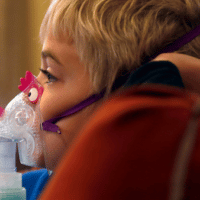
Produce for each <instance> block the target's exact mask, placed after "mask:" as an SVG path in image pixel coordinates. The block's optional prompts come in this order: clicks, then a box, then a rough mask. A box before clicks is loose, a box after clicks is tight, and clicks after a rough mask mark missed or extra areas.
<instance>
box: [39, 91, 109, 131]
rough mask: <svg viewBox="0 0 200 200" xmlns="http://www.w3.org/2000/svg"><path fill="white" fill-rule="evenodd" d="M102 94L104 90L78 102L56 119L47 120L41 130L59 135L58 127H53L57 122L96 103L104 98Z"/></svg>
mask: <svg viewBox="0 0 200 200" xmlns="http://www.w3.org/2000/svg"><path fill="white" fill-rule="evenodd" d="M104 94H105V90H103V91H102V92H101V93H99V94H94V95H92V96H90V97H89V98H87V99H85V100H84V101H82V102H80V103H79V104H77V105H75V106H74V107H72V108H70V109H69V110H67V111H65V112H64V113H62V114H61V115H59V116H58V117H55V118H52V119H49V120H47V121H45V122H43V123H42V129H43V130H45V131H51V132H57V133H59V134H61V131H60V129H59V127H58V126H57V125H55V123H56V122H57V121H59V120H60V119H62V118H63V117H67V116H69V115H72V114H74V113H76V112H78V111H80V110H82V109H83V108H85V107H87V106H89V105H91V104H92V103H94V102H96V101H98V100H99V99H101V98H102V97H103V96H104Z"/></svg>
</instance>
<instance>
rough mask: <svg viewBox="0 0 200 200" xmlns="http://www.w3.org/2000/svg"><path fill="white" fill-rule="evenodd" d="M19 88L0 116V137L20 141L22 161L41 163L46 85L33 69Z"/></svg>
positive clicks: (23, 79) (31, 163)
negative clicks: (43, 95)
mask: <svg viewBox="0 0 200 200" xmlns="http://www.w3.org/2000/svg"><path fill="white" fill-rule="evenodd" d="M19 89H20V90H21V91H22V92H21V93H20V94H18V95H17V96H16V97H15V98H14V99H13V100H11V101H10V102H9V104H8V105H7V106H6V108H5V111H4V113H3V114H2V117H1V118H0V137H2V138H7V139H11V140H13V141H15V142H17V143H18V150H19V157H20V162H21V163H22V164H24V165H27V166H39V164H38V162H40V160H42V159H41V158H42V156H43V148H42V145H43V144H42V134H41V129H40V124H41V116H40V106H39V105H40V104H39V103H40V98H41V96H42V93H43V88H42V86H41V85H40V84H39V83H38V81H37V80H36V78H35V77H34V76H33V75H32V73H31V72H26V77H25V78H22V79H21V85H20V86H19Z"/></svg>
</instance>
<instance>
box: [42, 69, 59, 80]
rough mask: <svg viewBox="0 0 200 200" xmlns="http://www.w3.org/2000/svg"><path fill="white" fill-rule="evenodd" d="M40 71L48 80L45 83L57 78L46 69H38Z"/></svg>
mask: <svg viewBox="0 0 200 200" xmlns="http://www.w3.org/2000/svg"><path fill="white" fill-rule="evenodd" d="M40 71H41V72H42V73H43V74H44V75H45V76H46V77H47V78H48V81H47V82H46V83H52V82H55V81H57V80H58V79H57V78H56V77H55V76H53V75H52V74H50V73H49V72H48V71H47V70H44V69H40Z"/></svg>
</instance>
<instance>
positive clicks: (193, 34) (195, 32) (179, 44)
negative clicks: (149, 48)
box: [143, 25, 200, 64]
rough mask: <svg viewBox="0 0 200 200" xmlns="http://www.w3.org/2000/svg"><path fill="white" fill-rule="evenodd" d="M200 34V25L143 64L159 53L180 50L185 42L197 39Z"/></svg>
mask: <svg viewBox="0 0 200 200" xmlns="http://www.w3.org/2000/svg"><path fill="white" fill-rule="evenodd" d="M199 34H200V25H198V26H196V27H195V28H194V29H192V30H191V31H190V32H188V33H186V34H185V35H183V36H182V37H180V38H178V39H177V40H176V41H175V42H173V43H170V44H168V45H167V46H166V47H164V48H163V49H161V50H160V51H158V52H156V53H155V54H154V55H152V56H151V57H148V58H146V59H145V61H144V63H143V64H145V63H147V62H149V61H151V60H153V59H154V58H156V57H157V56H158V55H159V54H162V53H172V52H174V51H177V50H179V49H180V48H181V47H182V46H184V45H185V44H187V43H189V42H191V41H192V40H193V39H195V38H196V37H197V36H198V35H199Z"/></svg>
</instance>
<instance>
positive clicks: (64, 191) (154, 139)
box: [41, 86, 200, 200]
mask: <svg viewBox="0 0 200 200" xmlns="http://www.w3.org/2000/svg"><path fill="white" fill-rule="evenodd" d="M197 97H198V95H196V94H190V93H188V92H185V91H183V90H180V89H175V88H172V87H167V86H145V87H138V88H133V89H129V90H128V91H126V92H124V93H122V94H120V95H115V96H113V97H112V98H110V99H109V100H107V101H106V102H105V104H104V105H103V106H102V107H101V108H100V109H99V110H98V111H97V112H96V114H95V115H94V116H93V117H92V120H91V121H90V123H88V126H87V127H86V129H85V130H84V131H83V132H82V133H81V135H80V137H79V138H78V140H77V142H76V144H75V145H74V146H72V147H71V149H70V151H68V152H67V154H66V155H65V156H64V158H63V160H62V162H61V164H60V165H59V166H58V168H57V169H56V172H55V175H54V177H53V178H52V180H51V181H50V183H49V185H48V187H47V188H46V190H45V192H44V193H43V195H42V197H41V199H42V200H47V199H48V200H55V199H73V200H94V199H95V200H98V199H102V200H105V199H115V200H116V199H140V200H147V199H148V200H161V199H162V200H165V199H168V194H169V188H170V177H171V173H172V169H173V164H174V159H175V155H176V153H177V149H178V146H179V143H180V140H181V138H182V135H183V133H184V131H185V129H186V127H187V123H188V120H189V119H190V116H191V109H192V106H193V104H194V102H195V100H196V99H197ZM199 140H200V138H199V137H198V139H197V145H196V146H195V151H194V153H193V155H192V158H191V159H192V160H191V164H190V169H189V171H188V179H187V184H188V185H187V187H186V192H185V196H191V197H192V198H190V199H199V198H200V195H199V193H200V192H199V188H200V141H199ZM197 192H198V196H196V197H195V195H197V194H196V193H197Z"/></svg>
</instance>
